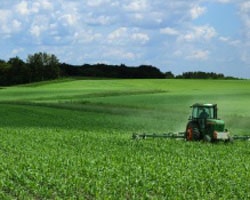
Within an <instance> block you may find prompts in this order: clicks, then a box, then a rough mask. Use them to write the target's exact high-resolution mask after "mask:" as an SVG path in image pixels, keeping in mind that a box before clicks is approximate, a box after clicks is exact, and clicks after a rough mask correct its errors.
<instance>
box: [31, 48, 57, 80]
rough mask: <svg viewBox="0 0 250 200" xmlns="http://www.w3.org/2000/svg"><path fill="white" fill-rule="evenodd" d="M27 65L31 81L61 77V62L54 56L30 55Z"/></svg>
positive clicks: (40, 53) (44, 54) (43, 54)
mask: <svg viewBox="0 0 250 200" xmlns="http://www.w3.org/2000/svg"><path fill="white" fill-rule="evenodd" d="M27 64H28V66H29V68H30V76H31V77H30V78H31V81H43V80H50V79H56V78H58V77H59V76H60V68H59V60H58V59H57V57H56V56H55V55H53V54H47V53H42V52H39V53H35V54H34V55H29V56H28V58H27Z"/></svg>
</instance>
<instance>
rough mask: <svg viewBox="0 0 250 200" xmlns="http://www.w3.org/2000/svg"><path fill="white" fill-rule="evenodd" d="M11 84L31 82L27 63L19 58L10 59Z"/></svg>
mask: <svg viewBox="0 0 250 200" xmlns="http://www.w3.org/2000/svg"><path fill="white" fill-rule="evenodd" d="M8 64H9V65H10V75H11V77H10V82H11V84H20V83H28V82H29V76H28V75H29V69H28V67H27V65H26V63H25V62H24V61H23V60H21V59H20V58H19V57H14V58H10V59H9V61H8Z"/></svg>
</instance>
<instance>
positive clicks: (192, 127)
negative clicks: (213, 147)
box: [185, 122, 201, 141]
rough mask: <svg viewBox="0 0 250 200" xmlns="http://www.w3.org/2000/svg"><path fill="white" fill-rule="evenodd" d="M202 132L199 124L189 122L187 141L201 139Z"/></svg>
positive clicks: (186, 134)
mask: <svg viewBox="0 0 250 200" xmlns="http://www.w3.org/2000/svg"><path fill="white" fill-rule="evenodd" d="M200 137H201V134H200V131H199V128H198V125H197V124H196V123H194V122H189V123H188V125H187V128H186V133H185V138H186V140H187V141H198V140H200Z"/></svg>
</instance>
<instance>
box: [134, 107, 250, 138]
mask: <svg viewBox="0 0 250 200" xmlns="http://www.w3.org/2000/svg"><path fill="white" fill-rule="evenodd" d="M191 108H192V115H191V116H190V117H189V120H188V123H187V126H186V130H185V131H184V132H177V133H174V132H170V133H163V134H157V133H151V134H150V133H140V134H137V133H134V134H133V135H132V138H133V139H140V138H142V139H146V138H175V139H185V140H186V141H206V142H216V141H224V142H232V141H233V140H250V136H249V135H236V136H231V135H230V133H229V132H228V131H227V129H225V122H224V121H223V120H221V119H218V116H217V114H218V113H217V111H218V109H217V104H200V103H195V104H193V105H192V106H191Z"/></svg>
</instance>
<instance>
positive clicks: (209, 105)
mask: <svg viewBox="0 0 250 200" xmlns="http://www.w3.org/2000/svg"><path fill="white" fill-rule="evenodd" d="M215 106H217V104H211V103H195V104H193V105H192V106H191V108H192V107H215Z"/></svg>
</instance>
